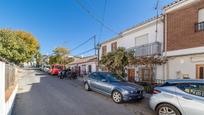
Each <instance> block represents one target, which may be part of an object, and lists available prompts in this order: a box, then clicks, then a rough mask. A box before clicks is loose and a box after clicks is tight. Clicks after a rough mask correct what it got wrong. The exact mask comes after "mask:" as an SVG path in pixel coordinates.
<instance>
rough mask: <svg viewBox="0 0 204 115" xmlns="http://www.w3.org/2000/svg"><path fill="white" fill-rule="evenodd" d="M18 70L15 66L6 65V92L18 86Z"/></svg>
mask: <svg viewBox="0 0 204 115" xmlns="http://www.w3.org/2000/svg"><path fill="white" fill-rule="evenodd" d="M16 80H17V79H16V69H15V65H12V64H6V65H5V91H6V90H8V89H9V88H10V87H11V86H14V85H15V84H16Z"/></svg>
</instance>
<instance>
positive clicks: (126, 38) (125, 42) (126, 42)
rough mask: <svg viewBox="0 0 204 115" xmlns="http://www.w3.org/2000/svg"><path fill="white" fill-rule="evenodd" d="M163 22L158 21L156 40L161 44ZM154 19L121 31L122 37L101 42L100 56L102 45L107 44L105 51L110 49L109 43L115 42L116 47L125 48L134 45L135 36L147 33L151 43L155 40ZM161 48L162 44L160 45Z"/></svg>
mask: <svg viewBox="0 0 204 115" xmlns="http://www.w3.org/2000/svg"><path fill="white" fill-rule="evenodd" d="M163 26H164V24H163V22H162V21H161V20H159V22H158V33H157V35H158V38H157V41H159V42H160V43H161V44H162V45H163V37H164V35H163V34H164V32H163V30H164V29H163V28H164V27H163ZM155 31H156V21H155V20H154V21H152V22H149V23H147V24H144V25H142V26H139V27H135V28H133V29H131V30H128V31H126V32H124V33H123V37H122V38H121V37H120V38H119V39H115V40H112V41H109V42H107V43H102V44H101V48H100V57H101V56H102V47H103V46H105V45H106V46H107V52H110V51H111V43H114V42H117V47H125V48H126V49H128V48H131V47H135V45H136V44H135V38H138V37H140V36H144V35H148V43H153V42H155V41H156V32H155ZM162 48H163V46H162Z"/></svg>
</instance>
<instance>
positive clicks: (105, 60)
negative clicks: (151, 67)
mask: <svg viewBox="0 0 204 115" xmlns="http://www.w3.org/2000/svg"><path fill="white" fill-rule="evenodd" d="M128 58H129V53H128V52H126V50H125V48H122V47H119V48H118V49H117V50H116V51H114V52H109V53H107V54H106V55H103V56H102V58H101V60H100V63H101V64H102V65H103V67H104V69H106V70H108V71H111V72H113V73H115V74H117V75H118V76H120V77H125V68H124V67H125V66H127V65H128Z"/></svg>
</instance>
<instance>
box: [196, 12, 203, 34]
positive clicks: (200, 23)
mask: <svg viewBox="0 0 204 115" xmlns="http://www.w3.org/2000/svg"><path fill="white" fill-rule="evenodd" d="M196 31H204V8H202V9H200V10H199V11H198V23H197V24H196Z"/></svg>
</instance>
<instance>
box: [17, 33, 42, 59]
mask: <svg viewBox="0 0 204 115" xmlns="http://www.w3.org/2000/svg"><path fill="white" fill-rule="evenodd" d="M15 33H16V35H17V36H18V37H20V38H21V39H22V40H23V41H24V42H25V45H26V46H25V47H26V48H27V50H28V52H27V59H28V60H29V59H31V58H32V56H35V55H38V54H39V48H40V45H39V42H38V40H37V39H36V38H35V37H34V36H33V35H32V34H31V33H28V32H24V31H15Z"/></svg>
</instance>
